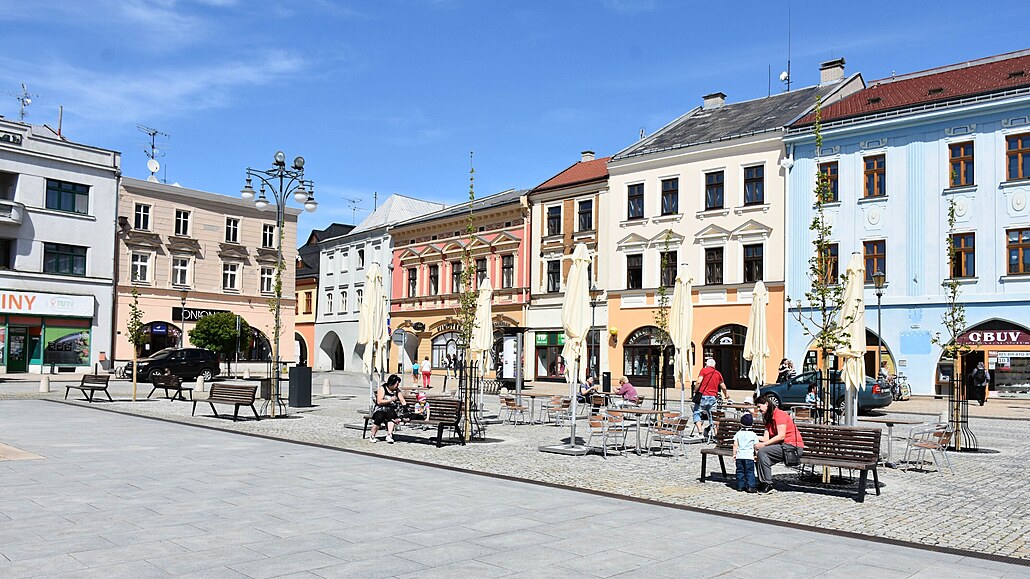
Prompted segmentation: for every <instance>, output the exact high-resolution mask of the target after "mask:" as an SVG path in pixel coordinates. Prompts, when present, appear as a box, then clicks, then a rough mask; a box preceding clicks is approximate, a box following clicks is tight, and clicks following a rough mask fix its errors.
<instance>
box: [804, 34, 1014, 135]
mask: <svg viewBox="0 0 1030 579" xmlns="http://www.w3.org/2000/svg"><path fill="white" fill-rule="evenodd" d="M1025 86H1030V50H1021V51H1019V52H1013V53H1009V54H1002V55H999V56H992V57H988V58H983V59H979V60H972V61H969V62H963V63H959V64H954V65H950V66H945V67H941V68H934V69H930V70H926V71H922V72H916V73H912V74H907V75H901V76H896V77H892V78H885V79H881V80H876V81H873V82H871V83H869V86H867V87H866V88H865V89H863V90H860V91H858V92H856V93H854V94H852V95H850V96H848V97H846V98H844V99H841V100H840V101H838V102H836V103H833V104H832V105H829V106H827V107H826V108H824V109H822V120H823V122H826V121H832V120H838V119H846V118H848V117H858V116H862V115H868V114H875V113H879V112H883V111H889V110H894V109H902V108H907V107H911V106H916V105H924V104H928V103H934V102H942V101H949V100H953V99H957V98H962V97H971V96H975V95H980V94H985V93H991V92H997V91H1003V90H1009V89H1013V88H1020V87H1025ZM814 122H815V114H814V113H812V114H809V115H806V116H805V117H804V118H802V119H801V120H799V121H797V122H795V123H794V125H793V126H794V127H800V126H805V125H810V124H813V123H814Z"/></svg>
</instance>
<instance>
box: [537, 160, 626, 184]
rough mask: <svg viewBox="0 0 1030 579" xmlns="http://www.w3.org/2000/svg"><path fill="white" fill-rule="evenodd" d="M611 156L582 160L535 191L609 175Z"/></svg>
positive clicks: (603, 177) (595, 179)
mask: <svg viewBox="0 0 1030 579" xmlns="http://www.w3.org/2000/svg"><path fill="white" fill-rule="evenodd" d="M609 159H611V157H602V158H600V159H594V160H593V161H580V162H578V163H576V164H574V165H572V166H571V167H569V168H568V169H565V170H564V171H562V172H561V173H558V174H557V175H555V176H554V177H551V178H550V179H548V180H546V181H544V182H543V183H541V184H540V185H538V186H537V187H536V188H535V189H533V191H543V190H545V189H558V188H559V187H568V186H569V185H578V184H579V183H588V182H590V181H597V180H600V179H605V178H607V177H608V160H609Z"/></svg>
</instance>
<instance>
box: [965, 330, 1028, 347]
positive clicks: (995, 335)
mask: <svg viewBox="0 0 1030 579" xmlns="http://www.w3.org/2000/svg"><path fill="white" fill-rule="evenodd" d="M955 341H956V342H958V343H959V344H966V345H969V346H1030V333H1027V332H1023V331H1020V330H995V331H992V330H973V331H971V332H966V333H964V334H962V335H961V336H959V337H958V339H957V340H955Z"/></svg>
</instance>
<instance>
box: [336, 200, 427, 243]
mask: <svg viewBox="0 0 1030 579" xmlns="http://www.w3.org/2000/svg"><path fill="white" fill-rule="evenodd" d="M444 207H446V205H444V204H443V203H435V202H433V201H423V200H421V199H414V198H412V197H405V196H404V195H396V194H394V195H390V196H389V197H387V198H386V201H383V204H382V205H380V206H379V207H378V208H376V210H375V211H373V212H372V214H371V215H369V216H368V217H366V218H365V220H364V221H362V222H361V223H359V224H358V225H357V226H356V227H355V228H354V229H352V230H351V231H350V233H351V234H354V233H361V232H362V231H369V230H372V229H376V228H379V227H385V226H387V225H392V224H394V223H398V222H401V221H404V220H405V219H411V218H412V217H416V216H418V215H425V214H426V213H429V212H432V211H437V210H440V209H443V208H444Z"/></svg>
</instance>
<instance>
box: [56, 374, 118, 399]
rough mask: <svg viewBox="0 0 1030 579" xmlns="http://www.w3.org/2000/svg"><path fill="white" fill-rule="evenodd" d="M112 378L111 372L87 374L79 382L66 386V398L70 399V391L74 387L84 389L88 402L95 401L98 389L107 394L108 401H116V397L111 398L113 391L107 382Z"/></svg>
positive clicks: (84, 396) (83, 392) (83, 394)
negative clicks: (94, 397)
mask: <svg viewBox="0 0 1030 579" xmlns="http://www.w3.org/2000/svg"><path fill="white" fill-rule="evenodd" d="M110 380H111V375H110V374H86V375H85V376H83V377H82V381H81V382H79V383H78V384H71V385H68V386H65V389H64V399H65V400H67V399H68V393H69V392H71V390H72V388H74V389H76V390H81V391H82V396H83V400H85V401H87V402H93V395H94V394H96V393H97V391H98V390H100V391H102V392H103V393H104V394H105V395H106V396H107V399H108V401H110V402H114V399H113V398H111V393H110V392H108V391H107V385H108V384H107V383H108V382H109V381H110Z"/></svg>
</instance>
